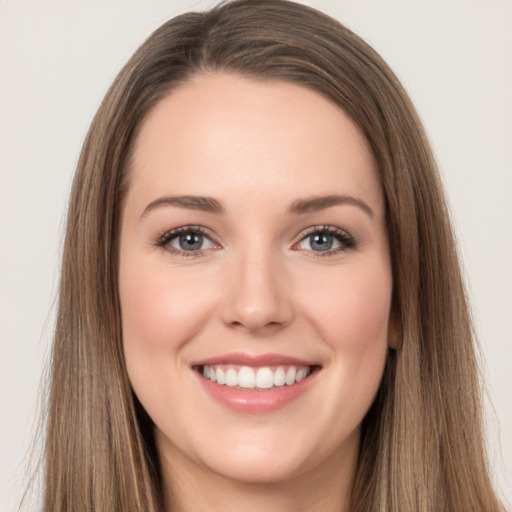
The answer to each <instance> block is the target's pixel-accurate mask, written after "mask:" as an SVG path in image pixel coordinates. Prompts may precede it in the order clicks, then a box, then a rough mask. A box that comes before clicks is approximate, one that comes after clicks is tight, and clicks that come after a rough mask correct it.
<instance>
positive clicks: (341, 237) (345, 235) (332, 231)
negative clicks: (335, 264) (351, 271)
mask: <svg viewBox="0 0 512 512" xmlns="http://www.w3.org/2000/svg"><path fill="white" fill-rule="evenodd" d="M316 233H320V234H328V235H332V236H334V237H336V238H337V240H338V241H339V242H340V243H341V245H342V246H341V247H339V248H336V249H332V250H327V251H313V250H308V249H300V248H298V245H299V244H300V243H301V242H302V241H303V240H305V239H306V238H307V237H308V236H311V235H313V234H316ZM299 236H300V238H298V240H297V241H296V242H295V243H294V244H293V247H292V249H294V250H297V251H303V252H307V253H309V254H310V255H312V256H313V257H320V258H321V257H326V256H333V255H336V254H338V253H341V252H345V251H347V250H348V249H352V248H354V247H355V246H356V244H357V241H356V239H355V238H354V237H353V236H352V235H351V234H350V233H349V232H348V231H346V230H345V229H342V228H339V227H336V226H332V225H328V224H322V225H317V226H311V227H309V228H307V229H305V230H304V231H302V232H301V234H300V235H299Z"/></svg>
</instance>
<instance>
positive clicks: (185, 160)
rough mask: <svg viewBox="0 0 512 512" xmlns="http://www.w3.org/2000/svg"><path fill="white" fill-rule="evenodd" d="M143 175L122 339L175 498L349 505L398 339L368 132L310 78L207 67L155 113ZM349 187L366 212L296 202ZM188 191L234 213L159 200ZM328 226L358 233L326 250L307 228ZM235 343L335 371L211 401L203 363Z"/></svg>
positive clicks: (130, 214) (124, 281) (123, 258)
mask: <svg viewBox="0 0 512 512" xmlns="http://www.w3.org/2000/svg"><path fill="white" fill-rule="evenodd" d="M130 173H131V174H130V183H129V189H128V193H127V196H126V201H125V203H124V207H123V212H122V227H121V246H120V270H119V280H120V298H121V308H122V321H123V336H124V351H125V357H126V363H127V368H128V374H129V378H130V381H131V383H132V386H133V388H134V390H135V393H136V394H137V396H138V398H139V399H140V401H141V403H142V405H143V406H144V408H145V409H146V411H147V412H148V414H149V416H150V417H151V418H152V420H153V421H154V424H155V436H156V442H157V447H158V450H159V454H160V458H161V462H162V471H163V478H164V485H165V494H166V500H167V505H168V509H169V510H171V509H172V510H185V511H196V512H197V511H202V510H205V511H206V510H209V511H211V510H222V511H230V510H236V511H239V510H244V511H263V510H265V511H267V510H274V511H293V512H296V511H297V510H308V511H315V510H319V511H320V510H321V511H323V512H325V511H330V510H336V511H339V510H348V500H349V492H350V486H351V484H352V481H353V477H354V472H355V468H356V464H357V452H358V447H359V438H360V425H361V421H362V419H363V417H364V415H365V413H366V412H367V411H368V409H369V407H370V405H371V403H372V401H373V399H374V397H375V394H376V392H377V389H378V386H379V383H380V380H381V377H382V373H383V369H384V364H385V359H386V353H387V350H388V348H389V345H390V321H389V318H390V307H391V295H392V275H391V266H390V259H389V248H388V239H387V233H386V228H385V212H384V199H383V195H382V191H381V187H380V185H379V181H378V178H377V174H376V169H375V164H374V161H373V158H372V155H371V152H370V151H369V149H368V147H367V144H366V141H365V139H364V137H363V136H362V134H361V133H360V132H359V130H358V128H357V127H356V126H355V124H354V123H353V122H352V121H351V120H350V119H349V117H348V116H347V115H346V114H345V113H344V112H343V111H342V110H341V109H339V108H338V107H337V106H335V105H334V104H333V103H331V102H330V101H329V100H327V99H325V98H324V97H322V96H320V95H319V94H317V93H316V92H313V91H311V90H309V89H307V88H304V87H301V86H297V85H293V84H289V83H284V82H277V81H255V80H253V79H247V78H243V77H240V76H236V75H229V74H219V73H216V74H205V75H200V76H198V77H196V78H194V79H193V80H192V81H190V82H189V83H187V84H185V85H182V86H180V87H179V88H177V89H175V90H174V91H172V92H171V93H170V94H169V95H168V96H167V97H165V98H164V99H163V100H161V101H160V102H159V103H158V104H157V105H156V107H155V108H154V109H153V110H152V111H151V112H150V114H149V116H148V117H147V118H146V120H145V122H144V124H143V126H142V129H141V131H140V134H139V136H138V139H137V140H136V144H135V151H134V155H133V159H132V162H131V169H130ZM333 194H339V195H343V196H350V197H351V198H353V199H355V200H357V201H360V202H364V204H365V205H366V207H367V208H366V207H362V206H361V204H362V203H359V204H356V202H355V201H352V202H348V203H344V204H335V205H331V206H330V207H324V208H321V209H318V208H313V209H312V210H309V211H306V212H303V213H296V212H295V213H293V212H290V206H291V205H292V204H294V202H296V201H297V200H303V199H311V198H316V197H320V196H330V195H333ZM181 195H187V196H206V197H209V198H214V199H215V200H216V201H218V203H220V205H221V206H222V208H223V213H214V212H207V211H202V210H198V209H191V208H185V207H183V205H181V206H180V205H170V204H158V205H156V206H155V204H153V206H152V207H149V208H148V205H150V204H151V203H153V202H154V201H155V200H158V199H160V198H162V197H165V196H181ZM324 206H325V205H324ZM370 210H371V211H370ZM190 225H192V226H203V227H205V228H206V229H207V233H208V238H205V239H203V240H204V242H203V246H202V250H201V251H195V252H194V251H192V252H190V251H189V253H188V255H183V248H181V252H179V250H180V246H179V243H178V239H177V238H174V239H173V240H172V242H170V243H168V244H167V246H161V245H158V240H161V237H162V235H164V234H165V233H167V232H169V231H170V230H173V229H176V228H179V227H184V226H190ZM314 226H320V227H322V226H333V227H335V228H338V229H341V230H343V232H344V233H348V234H349V235H350V237H351V238H352V239H353V241H354V244H353V245H351V246H349V245H346V244H344V243H341V242H338V241H335V242H334V246H333V247H334V249H331V250H329V251H326V252H321V254H320V251H315V250H313V248H312V246H311V244H310V243H311V239H310V238H308V236H309V235H310V232H309V231H308V228H311V227H314ZM173 249H174V252H173ZM176 250H178V252H176ZM231 352H244V353H247V354H264V353H269V352H271V353H278V354H283V355H286V356H290V357H296V358H300V359H304V360H307V361H314V362H315V363H317V364H319V365H321V370H320V372H319V373H318V374H316V375H315V380H314V382H313V381H312V384H311V385H310V386H309V388H308V389H307V391H306V392H305V393H304V394H303V395H301V396H300V397H299V398H297V399H296V400H294V401H292V402H291V403H289V404H287V405H286V406H284V407H283V408H281V409H278V410H277V411H273V412H269V413H265V414H244V413H240V412H235V411H232V410H230V409H228V408H226V407H224V406H222V405H220V404H218V403H217V402H215V401H214V400H212V398H211V397H210V396H209V395H208V394H207V393H206V392H205V391H204V389H203V387H202V385H201V383H200V381H199V379H198V375H197V373H195V371H194V370H193V369H192V368H191V364H192V363H193V362H194V361H198V360H201V359H206V358H210V357H214V356H218V355H222V354H226V353H231ZM171 495H172V496H173V503H174V505H173V506H172V507H171V504H170V503H171V500H170V498H169V496H171ZM205 496H207V497H208V498H207V499H205Z"/></svg>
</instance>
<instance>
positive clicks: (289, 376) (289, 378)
mask: <svg viewBox="0 0 512 512" xmlns="http://www.w3.org/2000/svg"><path fill="white" fill-rule="evenodd" d="M296 373H297V370H296V369H295V366H290V368H288V371H287V372H286V384H288V386H291V385H292V384H293V383H294V382H295V375H296Z"/></svg>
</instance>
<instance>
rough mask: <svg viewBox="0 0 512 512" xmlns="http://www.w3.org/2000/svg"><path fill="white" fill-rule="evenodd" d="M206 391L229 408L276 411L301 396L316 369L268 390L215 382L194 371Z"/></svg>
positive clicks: (243, 410)
mask: <svg viewBox="0 0 512 512" xmlns="http://www.w3.org/2000/svg"><path fill="white" fill-rule="evenodd" d="M195 373H196V375H197V377H198V379H199V380H200V381H201V384H202V385H203V387H204V389H205V390H206V392H207V393H208V394H209V395H210V396H211V397H212V398H213V399H214V400H215V401H216V402H218V403H219V404H221V405H223V406H225V407H228V408H229V409H231V410H233V411H236V412H241V413H249V414H263V413H267V412H272V411H277V410H278V409H281V408H282V407H284V406H285V405H287V404H289V403H290V402H292V401H293V400H295V399H297V398H299V397H300V396H302V395H303V394H304V393H305V392H306V391H307V390H308V389H309V387H310V386H311V384H312V383H313V381H314V380H315V378H316V376H317V374H318V373H319V372H318V371H314V372H313V373H311V374H309V375H308V376H307V377H306V378H305V379H304V380H301V381H300V382H296V383H295V384H292V385H291V386H286V385H285V386H280V387H273V388H271V389H268V390H264V391H259V390H247V391H242V390H240V389H235V388H231V387H229V386H226V385H221V384H216V383H215V382H212V381H211V380H209V379H205V378H204V377H203V376H202V375H200V374H199V373H198V372H197V371H196V372H195Z"/></svg>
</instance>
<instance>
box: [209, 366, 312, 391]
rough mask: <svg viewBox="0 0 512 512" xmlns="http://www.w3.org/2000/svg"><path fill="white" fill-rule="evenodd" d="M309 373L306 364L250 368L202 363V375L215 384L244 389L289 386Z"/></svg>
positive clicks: (309, 370)
mask: <svg viewBox="0 0 512 512" xmlns="http://www.w3.org/2000/svg"><path fill="white" fill-rule="evenodd" d="M310 373H311V368H310V367H308V366H300V367H296V366H288V367H283V366H278V367H272V368H270V367H268V366H263V367H260V368H257V369H256V368H251V367H249V366H242V367H235V368H233V367H231V368H230V367H228V366H227V365H212V366H209V365H204V366H203V377H205V378H206V379H208V380H211V381H212V382H216V383H217V384H221V385H226V386H229V387H236V386H239V387H241V388H245V389H255V388H257V389H270V388H272V387H274V386H275V387H281V386H284V385H285V384H286V385H288V386H291V385H293V384H295V383H296V382H300V381H302V380H304V379H305V378H306V377H307V376H308V375H309V374H310Z"/></svg>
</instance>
